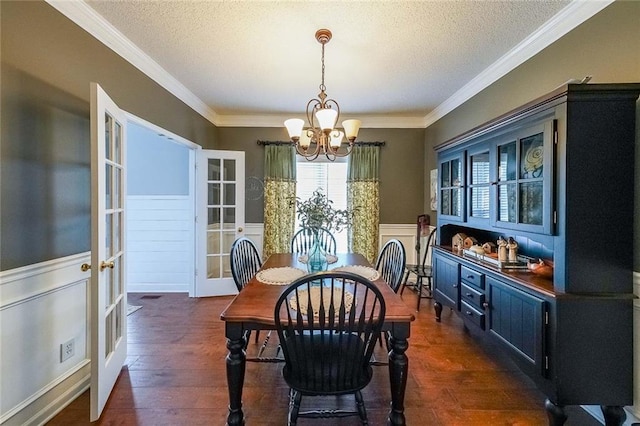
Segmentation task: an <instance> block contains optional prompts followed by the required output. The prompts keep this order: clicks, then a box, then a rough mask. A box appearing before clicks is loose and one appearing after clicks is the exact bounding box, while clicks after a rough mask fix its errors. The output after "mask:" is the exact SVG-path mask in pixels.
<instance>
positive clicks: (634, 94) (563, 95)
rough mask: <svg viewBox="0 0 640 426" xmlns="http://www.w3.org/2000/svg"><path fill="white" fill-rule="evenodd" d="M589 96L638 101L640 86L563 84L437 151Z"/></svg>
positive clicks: (446, 142) (465, 133)
mask: <svg viewBox="0 0 640 426" xmlns="http://www.w3.org/2000/svg"><path fill="white" fill-rule="evenodd" d="M590 95H597V97H598V98H597V99H598V100H606V99H621V98H628V99H629V100H635V99H637V98H638V95H640V83H624V84H619V83H615V84H563V85H561V86H559V87H558V88H557V89H555V90H553V91H552V92H549V93H547V94H546V95H543V96H541V97H539V98H537V99H534V100H532V101H530V102H528V103H526V104H524V105H521V106H520V107H518V108H516V109H513V110H511V111H509V112H507V113H505V114H503V115H500V116H498V117H496V118H494V119H492V120H490V121H487V122H486V123H484V124H481V125H479V126H477V127H474V128H473V129H471V130H468V131H466V132H464V133H462V134H460V135H458V136H456V137H454V138H452V139H449V140H447V141H445V142H442V143H441V144H439V145H437V146H435V148H434V149H435V151H441V150H443V149H447V148H452V147H454V146H457V145H460V144H463V143H464V142H467V141H468V140H470V139H474V138H477V137H478V136H481V135H484V134H486V133H489V132H491V131H493V130H495V129H497V128H500V127H502V126H505V125H507V124H510V123H512V122H514V121H516V120H520V119H521V118H523V117H526V116H528V115H530V114H534V113H536V112H539V111H541V110H544V109H547V108H550V107H552V106H555V105H558V104H561V103H562V102H566V101H567V100H569V101H574V100H578V99H585V100H590V98H589V97H590Z"/></svg>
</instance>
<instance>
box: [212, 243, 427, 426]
mask: <svg viewBox="0 0 640 426" xmlns="http://www.w3.org/2000/svg"><path fill="white" fill-rule="evenodd" d="M304 262H305V259H304V255H302V256H301V255H300V254H296V253H276V254H272V255H271V256H269V257H268V258H267V260H266V261H265V262H264V264H263V265H262V267H261V269H260V270H259V271H258V273H257V274H256V275H255V276H254V277H253V278H252V279H251V280H250V281H249V282H248V283H247V285H246V286H245V287H244V288H243V289H242V291H240V292H239V293H238V295H237V296H236V297H235V298H234V299H233V300H232V301H231V303H229V305H228V306H227V307H226V308H225V309H224V311H223V312H222V313H221V314H220V318H221V319H222V320H223V321H224V322H225V337H226V339H227V349H228V350H229V352H228V354H227V357H226V365H227V385H228V388H229V413H228V415H227V424H228V425H230V426H234V425H243V424H244V414H243V412H242V388H243V385H244V377H245V369H246V362H247V356H246V351H245V347H246V340H245V339H246V337H245V332H246V331H247V330H275V319H274V308H275V304H276V300H277V299H278V297H279V296H280V294H281V293H282V291H283V290H284V289H285V288H286V287H287V285H288V284H290V283H291V282H293V281H294V280H295V279H297V278H298V277H300V276H303V275H305V274H306V273H307V265H306V264H305V263H304ZM330 262H331V263H329V264H328V265H327V270H329V271H331V270H333V269H337V270H343V271H344V270H346V271H349V272H354V273H358V274H360V275H362V276H365V277H366V278H368V279H370V280H371V281H372V282H373V283H374V284H376V285H377V286H378V288H379V289H380V291H381V293H382V295H383V297H384V301H385V305H386V314H385V319H384V324H383V327H382V329H383V331H388V332H389V336H390V337H389V343H390V345H389V349H390V350H389V362H388V368H389V383H390V387H391V406H390V411H389V416H388V418H387V424H388V425H404V424H405V415H404V396H405V389H406V385H407V373H408V370H409V360H408V358H407V355H406V351H407V348H408V347H409V343H408V339H409V335H410V329H411V322H412V321H413V320H414V319H415V315H414V312H413V310H411V309H410V308H408V307H407V306H406V305H405V303H404V302H403V301H402V299H401V298H400V296H399V295H398V294H396V293H395V292H394V291H393V290H392V289H391V287H389V285H387V283H386V282H385V281H384V280H383V279H382V278H381V277H380V274H377V273H376V271H375V269H374V268H372V266H371V264H370V262H369V261H368V260H367V259H366V258H365V257H364V256H363V255H362V254H359V253H339V254H336V255H335V256H333V258H332V259H330Z"/></svg>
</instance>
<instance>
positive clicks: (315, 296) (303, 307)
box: [289, 286, 353, 316]
mask: <svg viewBox="0 0 640 426" xmlns="http://www.w3.org/2000/svg"><path fill="white" fill-rule="evenodd" d="M320 288H321V287H320V286H316V287H311V289H310V292H311V294H309V291H307V290H300V291H298V297H297V298H296V294H295V292H294V293H293V294H292V295H291V297H289V306H291V309H294V310H298V300H299V301H300V311H301V312H302V313H305V312H307V309H308V306H309V300H311V306H312V309H313V315H314V316H318V313H319V311H320V306H321V304H320ZM322 301H323V304H324V308H325V311H328V308H329V305H330V303H331V289H330V288H327V287H322ZM341 304H342V289H340V288H334V289H333V305H334V306H335V308H336V311H337V310H338V307H339V306H341ZM351 305H353V294H352V293H350V292H348V291H346V292H345V293H344V307H345V310H346V311H347V312H349V310H350V309H351Z"/></svg>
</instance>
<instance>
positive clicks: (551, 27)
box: [424, 0, 615, 127]
mask: <svg viewBox="0 0 640 426" xmlns="http://www.w3.org/2000/svg"><path fill="white" fill-rule="evenodd" d="M614 1H615V0H598V1H572V2H571V3H569V4H568V5H567V7H565V8H564V9H562V10H561V11H560V12H558V13H557V14H556V15H555V16H554V17H553V18H551V19H550V20H549V21H547V22H546V23H545V24H544V25H542V26H541V27H540V28H538V29H537V30H536V31H535V32H533V33H531V34H530V35H529V36H528V37H527V38H526V39H524V40H523V41H522V42H521V43H519V44H518V45H517V46H515V47H514V48H513V49H511V50H510V51H508V52H507V53H506V54H505V55H503V56H502V57H501V58H500V59H498V60H497V61H496V62H494V63H493V64H492V65H490V66H489V67H488V68H486V69H485V70H484V71H482V72H481V73H480V74H478V75H477V76H475V77H474V78H473V79H472V80H471V81H469V82H468V83H467V84H465V85H464V86H462V87H461V88H460V89H459V90H458V91H456V92H455V93H454V94H453V95H452V96H450V97H449V98H448V99H446V100H445V101H444V102H442V103H441V104H440V105H438V106H437V107H436V108H434V109H433V111H431V112H430V113H429V114H427V115H426V116H425V118H424V122H425V127H429V126H430V125H432V124H433V123H435V122H436V121H438V120H439V119H441V118H442V117H444V116H445V115H447V114H448V113H450V112H451V111H453V110H454V109H456V108H457V107H459V106H460V105H462V104H463V103H465V102H466V101H468V100H469V99H471V98H472V97H473V96H475V95H477V94H478V93H480V92H481V91H482V90H484V89H486V88H487V87H489V86H490V85H491V84H493V83H495V82H496V81H497V80H499V79H500V78H502V77H504V76H505V75H506V74H507V73H509V72H510V71H512V70H514V69H515V68H516V67H517V66H519V65H521V64H522V63H524V62H525V61H527V60H529V59H531V58H532V57H533V56H534V55H536V54H537V53H539V52H540V51H542V50H543V49H545V48H546V47H548V46H549V45H551V44H552V43H553V42H555V41H557V40H558V39H560V38H561V37H562V36H564V35H565V34H567V33H568V32H569V31H571V30H573V29H574V28H575V27H577V26H578V25H580V24H582V23H583V22H584V21H586V20H587V19H589V18H591V17H592V16H594V15H595V14H597V13H598V12H600V11H601V10H602V9H604V8H605V7H607V6H609V5H610V4H611V3H613V2H614Z"/></svg>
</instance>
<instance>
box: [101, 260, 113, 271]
mask: <svg viewBox="0 0 640 426" xmlns="http://www.w3.org/2000/svg"><path fill="white" fill-rule="evenodd" d="M114 266H115V264H114V263H113V260H112V261H111V262H105V261H104V260H103V261H102V263H101V264H100V270H101V271H104V270H105V269H106V268H111V269H113V267H114Z"/></svg>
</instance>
